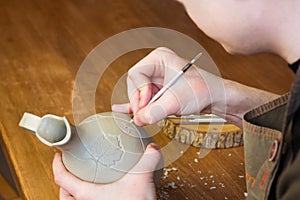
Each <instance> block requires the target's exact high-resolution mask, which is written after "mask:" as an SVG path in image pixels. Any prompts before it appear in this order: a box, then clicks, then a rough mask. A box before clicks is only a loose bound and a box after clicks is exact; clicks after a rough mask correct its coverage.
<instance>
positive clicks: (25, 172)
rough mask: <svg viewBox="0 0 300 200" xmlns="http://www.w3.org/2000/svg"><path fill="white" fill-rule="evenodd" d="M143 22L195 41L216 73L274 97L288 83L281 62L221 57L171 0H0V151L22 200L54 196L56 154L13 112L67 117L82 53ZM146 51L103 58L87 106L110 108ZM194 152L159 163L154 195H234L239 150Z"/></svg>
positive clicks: (237, 194) (237, 193) (237, 195)
mask: <svg viewBox="0 0 300 200" xmlns="http://www.w3.org/2000/svg"><path fill="white" fill-rule="evenodd" d="M150 26H153V27H163V28H169V29H173V30H176V31H179V32H181V33H184V34H186V35H188V36H190V37H191V38H193V39H194V40H195V41H197V42H199V43H200V44H201V45H202V46H203V47H204V48H205V49H206V50H207V52H208V53H209V54H210V55H211V57H212V58H213V59H214V61H215V63H216V64H217V66H218V68H219V70H220V72H221V74H222V76H223V77H224V78H230V79H233V80H236V81H240V82H242V83H245V84H248V85H251V86H254V87H258V88H261V89H265V90H268V91H271V92H276V93H278V94H283V93H285V92H287V91H288V90H289V88H290V84H291V82H292V79H293V74H292V73H291V71H290V70H289V69H288V68H287V66H286V63H285V62H284V61H282V60H281V59H280V58H278V57H275V56H271V55H257V56H251V57H243V56H232V55H229V54H227V53H226V52H225V51H224V50H223V49H222V48H221V47H220V46H219V45H218V44H217V43H215V42H214V41H212V40H211V39H209V38H208V37H207V36H205V35H204V34H203V33H202V32H201V31H200V30H198V28H197V27H196V26H195V24H194V23H193V22H192V21H191V20H190V19H189V17H188V16H187V14H186V12H185V10H184V8H183V7H182V6H181V5H180V4H179V3H178V2H176V1H172V0H165V1H160V0H143V1H141V0H127V1H122V0H113V1H112V0H99V1H94V0H87V1H79V0H73V1H61V0H59V1H51V0H42V1H38V0H28V1H21V0H9V1H8V0H0V38H1V42H0V94H1V97H0V131H1V135H0V136H1V148H2V149H3V151H4V152H5V155H6V159H7V161H8V163H9V165H10V170H11V173H12V175H13V177H14V180H15V182H16V185H17V189H18V193H19V195H20V197H21V198H22V199H30V200H40V199H53V200H54V199H58V194H59V188H58V186H56V184H55V183H54V180H53V174H52V167H51V164H52V159H53V155H54V152H55V151H56V150H55V149H54V148H50V147H48V146H46V145H44V144H42V143H41V142H39V141H38V139H37V138H36V137H35V136H34V135H32V134H29V133H28V132H26V131H25V130H24V129H22V128H20V127H19V126H18V123H19V121H20V119H21V116H22V114H23V113H24V112H30V113H34V114H36V115H39V116H42V115H45V114H47V113H51V114H55V115H58V116H66V117H67V118H68V119H69V120H70V121H71V122H73V112H72V90H73V86H74V80H75V77H76V74H77V72H78V70H79V67H80V65H81V63H82V62H83V60H84V59H85V57H86V56H87V55H88V54H89V52H90V51H91V50H92V49H93V48H94V47H96V46H97V45H98V44H99V43H101V42H102V41H104V40H106V39H107V38H109V37H111V36H113V35H115V34H118V33H120V32H122V31H126V30H129V29H132V28H138V27H150ZM224 31H226V30H224ZM108 51H109V50H108ZM149 51H150V49H146V50H138V51H133V52H131V53H128V54H126V55H123V56H121V57H120V58H118V59H117V60H116V61H115V62H113V63H112V64H111V66H110V67H109V68H108V69H107V70H106V71H105V73H104V74H103V76H102V78H101V80H100V81H99V85H98V88H97V93H96V98H95V109H96V112H104V111H109V110H111V96H112V91H113V89H114V85H115V84H116V83H117V82H118V80H119V79H120V77H122V76H123V75H124V74H125V73H126V72H127V70H128V69H129V68H130V67H131V66H132V65H133V64H134V63H136V62H137V61H138V60H139V59H141V58H143V57H144V56H145V55H146V54H147V53H148V52H149ZM187 59H188V58H187ZM155 139H156V141H157V143H158V144H160V145H161V146H163V145H165V144H167V143H168V142H169V141H170V139H169V138H167V137H166V136H165V135H164V134H162V133H159V134H158V135H156V136H155ZM197 152H199V148H195V147H189V149H188V150H187V151H185V152H184V153H183V155H182V156H181V157H180V158H179V159H178V160H176V161H175V162H173V163H172V164H170V165H169V166H166V168H167V169H169V171H168V177H166V176H165V178H164V179H163V180H162V182H161V186H160V188H159V189H158V194H159V198H160V199H242V198H244V192H246V188H245V178H244V161H243V147H236V148H230V149H216V150H212V151H210V153H209V154H208V155H206V156H205V157H204V158H199V156H198V154H197ZM172 182H174V184H175V186H176V187H177V188H176V187H174V185H173V183H172Z"/></svg>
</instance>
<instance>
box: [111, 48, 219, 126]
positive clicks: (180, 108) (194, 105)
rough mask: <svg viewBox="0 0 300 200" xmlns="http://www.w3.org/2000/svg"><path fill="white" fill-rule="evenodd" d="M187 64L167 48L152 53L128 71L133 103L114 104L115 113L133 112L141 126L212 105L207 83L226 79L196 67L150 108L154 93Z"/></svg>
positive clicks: (129, 89) (131, 101) (128, 83)
mask: <svg viewBox="0 0 300 200" xmlns="http://www.w3.org/2000/svg"><path fill="white" fill-rule="evenodd" d="M200 60H201V58H200ZM187 63H188V61H187V60H185V59H183V58H181V57H179V56H178V55H176V54H175V53H174V52H173V51H171V50H169V49H167V48H158V49H156V50H154V51H152V52H151V53H150V54H149V55H148V56H146V57H145V58H144V59H142V60H141V61H140V62H138V63H137V64H136V65H135V66H133V67H132V68H131V69H130V70H129V71H128V79H127V86H128V97H129V100H130V104H123V105H113V106H112V110H113V111H116V112H133V114H134V122H135V124H137V125H145V124H152V123H155V122H157V121H159V120H161V119H163V118H165V117H166V116H167V115H170V114H176V115H187V114H194V113H197V114H198V113H200V111H203V110H204V109H205V108H207V107H208V106H209V105H210V97H211V94H210V93H209V89H208V87H207V85H208V84H207V83H206V81H210V82H217V81H219V80H222V79H220V78H219V77H217V76H214V75H212V74H210V73H208V72H206V71H204V70H201V69H199V68H197V67H195V66H192V67H191V68H190V69H189V70H188V71H187V72H186V73H185V74H184V75H183V76H182V77H180V78H179V79H178V80H177V82H176V83H175V84H174V85H173V86H172V87H170V88H169V89H168V90H167V91H166V92H165V93H164V94H163V95H162V96H161V97H160V98H159V99H158V100H157V101H155V102H153V103H152V104H150V105H147V104H148V102H149V101H150V99H151V98H152V97H153V96H154V94H155V93H157V92H158V90H160V89H161V88H162V87H163V86H164V85H165V84H166V83H168V82H169V81H170V80H171V79H172V78H173V77H174V76H175V75H177V73H178V72H179V71H180V70H181V69H182V67H183V66H185V65H186V64H187ZM203 77H205V78H203ZM206 79H207V80H206ZM216 101H217V100H216Z"/></svg>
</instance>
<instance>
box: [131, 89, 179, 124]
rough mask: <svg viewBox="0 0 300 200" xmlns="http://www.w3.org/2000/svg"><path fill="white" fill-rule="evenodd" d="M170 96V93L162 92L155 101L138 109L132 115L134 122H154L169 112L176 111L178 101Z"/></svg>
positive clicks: (173, 112)
mask: <svg viewBox="0 0 300 200" xmlns="http://www.w3.org/2000/svg"><path fill="white" fill-rule="evenodd" d="M172 97H173V96H170V94H164V95H162V96H161V97H160V98H159V99H158V100H157V101H155V102H153V103H152V104H150V105H147V106H145V107H144V108H142V109H140V110H139V111H138V112H137V113H136V114H135V115H134V122H135V124H136V125H138V126H143V125H146V124H154V123H156V122H158V121H159V120H162V119H164V118H166V117H167V116H168V115H170V114H175V113H177V111H178V103H177V101H176V100H174V99H173V100H171V99H172Z"/></svg>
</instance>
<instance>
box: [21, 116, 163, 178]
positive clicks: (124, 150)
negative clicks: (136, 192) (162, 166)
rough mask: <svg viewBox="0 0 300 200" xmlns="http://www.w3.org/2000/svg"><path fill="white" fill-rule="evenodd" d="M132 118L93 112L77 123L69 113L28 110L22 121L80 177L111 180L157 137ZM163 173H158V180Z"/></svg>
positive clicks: (129, 165) (22, 124)
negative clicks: (58, 152) (56, 151)
mask: <svg viewBox="0 0 300 200" xmlns="http://www.w3.org/2000/svg"><path fill="white" fill-rule="evenodd" d="M130 120H131V118H130V117H129V116H128V115H125V114H121V113H113V112H105V113H100V114H95V115H92V116H90V117H88V118H86V119H85V120H83V121H82V122H81V123H80V124H79V125H78V126H76V127H75V126H72V125H70V123H69V122H68V120H67V119H66V117H58V116H55V115H50V114H48V115H44V116H43V117H41V118H40V117H38V116H35V115H33V114H29V113H24V115H23V117H22V119H21V121H20V123H19V125H20V126H21V127H23V128H26V129H28V130H30V131H31V132H33V133H34V134H35V135H36V136H37V137H38V139H39V140H40V141H41V142H43V143H44V144H46V145H48V146H55V147H57V148H59V149H60V150H61V151H62V160H63V163H64V165H65V167H66V168H67V169H68V171H70V172H71V173H72V174H74V175H75V176H77V177H78V178H80V179H82V180H84V181H88V182H93V183H111V182H114V181H116V180H118V179H120V178H121V177H123V176H124V175H125V174H126V173H127V172H128V171H130V169H131V168H132V167H133V166H134V165H135V164H136V163H137V162H138V161H139V159H140V158H141V156H142V155H143V152H144V150H145V148H146V146H147V145H148V144H149V143H150V142H152V141H153V140H152V138H151V137H150V136H149V134H148V133H147V132H146V131H145V130H144V129H143V128H142V127H138V126H135V125H134V123H132V122H131V121H130ZM158 171H159V170H158ZM160 174H161V172H158V173H155V176H156V178H155V179H156V182H158V180H159V179H160V177H158V176H159V175H160Z"/></svg>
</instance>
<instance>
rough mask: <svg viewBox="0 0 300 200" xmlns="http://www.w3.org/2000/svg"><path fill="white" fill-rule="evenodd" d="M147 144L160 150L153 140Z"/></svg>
mask: <svg viewBox="0 0 300 200" xmlns="http://www.w3.org/2000/svg"><path fill="white" fill-rule="evenodd" d="M149 146H150V147H151V148H153V149H156V150H160V147H159V146H158V145H157V144H156V143H154V142H152V143H150V144H149Z"/></svg>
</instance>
